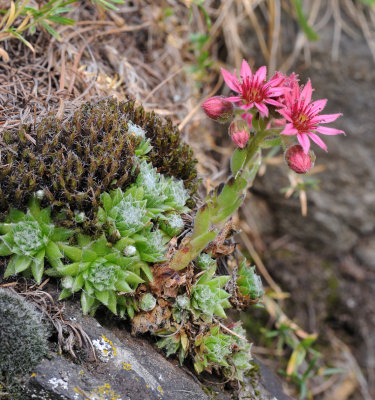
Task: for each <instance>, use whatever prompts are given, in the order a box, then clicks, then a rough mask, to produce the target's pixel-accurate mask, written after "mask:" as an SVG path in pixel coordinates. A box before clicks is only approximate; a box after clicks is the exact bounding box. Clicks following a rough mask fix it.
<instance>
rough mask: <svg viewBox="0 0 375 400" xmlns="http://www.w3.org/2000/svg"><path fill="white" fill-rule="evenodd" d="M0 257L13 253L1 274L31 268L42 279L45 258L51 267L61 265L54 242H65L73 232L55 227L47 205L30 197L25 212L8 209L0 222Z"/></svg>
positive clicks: (38, 279)
mask: <svg viewBox="0 0 375 400" xmlns="http://www.w3.org/2000/svg"><path fill="white" fill-rule="evenodd" d="M0 233H1V234H2V235H1V236H0V256H12V257H11V259H10V260H9V263H8V266H7V268H6V270H5V274H4V277H8V276H10V275H14V274H18V273H20V272H25V273H27V272H29V271H31V274H32V276H33V277H34V279H35V280H36V281H37V283H40V282H41V279H42V276H43V273H44V259H45V258H46V259H47V260H48V262H49V263H50V264H51V265H52V266H55V267H57V266H59V265H60V264H61V260H60V259H61V258H62V256H63V255H62V254H61V252H60V250H59V247H58V245H57V242H64V241H66V240H67V239H68V238H69V237H70V236H71V235H72V234H73V232H72V231H71V230H68V229H65V228H61V227H57V226H56V225H55V224H54V223H53V221H52V219H51V210H50V208H45V209H43V210H42V209H40V207H39V203H38V201H37V200H36V199H35V198H33V199H32V200H31V202H30V204H29V208H28V211H27V213H26V214H25V213H23V212H22V211H19V210H16V209H11V211H10V213H9V214H8V216H7V218H6V220H5V222H4V223H0Z"/></svg>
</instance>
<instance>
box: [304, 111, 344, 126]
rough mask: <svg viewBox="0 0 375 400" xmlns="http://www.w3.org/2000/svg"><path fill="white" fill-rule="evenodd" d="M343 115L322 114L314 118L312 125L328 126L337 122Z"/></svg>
mask: <svg viewBox="0 0 375 400" xmlns="http://www.w3.org/2000/svg"><path fill="white" fill-rule="evenodd" d="M341 115H342V114H341V113H339V114H321V115H317V116H316V117H314V118H313V119H312V120H311V123H313V124H318V123H322V124H328V123H329V122H333V121H336V119H337V118H338V117H340V116H341Z"/></svg>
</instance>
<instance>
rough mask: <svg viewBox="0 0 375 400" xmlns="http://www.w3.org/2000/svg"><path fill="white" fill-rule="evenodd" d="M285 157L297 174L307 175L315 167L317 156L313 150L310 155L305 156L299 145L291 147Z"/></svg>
mask: <svg viewBox="0 0 375 400" xmlns="http://www.w3.org/2000/svg"><path fill="white" fill-rule="evenodd" d="M284 157H285V162H286V163H287V164H288V167H289V168H290V169H292V170H293V171H294V172H296V173H297V174H306V172H308V171H309V170H310V169H311V168H312V167H313V166H314V161H315V154H314V153H313V152H312V151H311V150H310V151H309V154H305V152H304V151H303V148H302V146H301V145H299V144H295V145H293V146H290V147H289V148H288V149H287V150H286V152H285V154H284Z"/></svg>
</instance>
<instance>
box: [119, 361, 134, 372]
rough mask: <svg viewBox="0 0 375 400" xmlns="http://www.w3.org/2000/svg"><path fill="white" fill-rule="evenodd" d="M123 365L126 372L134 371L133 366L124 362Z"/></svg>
mask: <svg viewBox="0 0 375 400" xmlns="http://www.w3.org/2000/svg"><path fill="white" fill-rule="evenodd" d="M121 364H122V367H123V368H124V370H126V371H130V370H132V366H131V365H130V364H129V363H125V362H122V363H121Z"/></svg>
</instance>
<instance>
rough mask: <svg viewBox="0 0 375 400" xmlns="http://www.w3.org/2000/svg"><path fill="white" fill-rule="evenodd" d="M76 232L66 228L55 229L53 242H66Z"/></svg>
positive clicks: (52, 237)
mask: <svg viewBox="0 0 375 400" xmlns="http://www.w3.org/2000/svg"><path fill="white" fill-rule="evenodd" d="M73 233H74V231H72V230H71V229H66V228H55V229H54V230H53V233H52V236H51V240H53V241H54V242H64V241H65V240H68V239H69V238H70V237H71V236H72V235H73Z"/></svg>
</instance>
